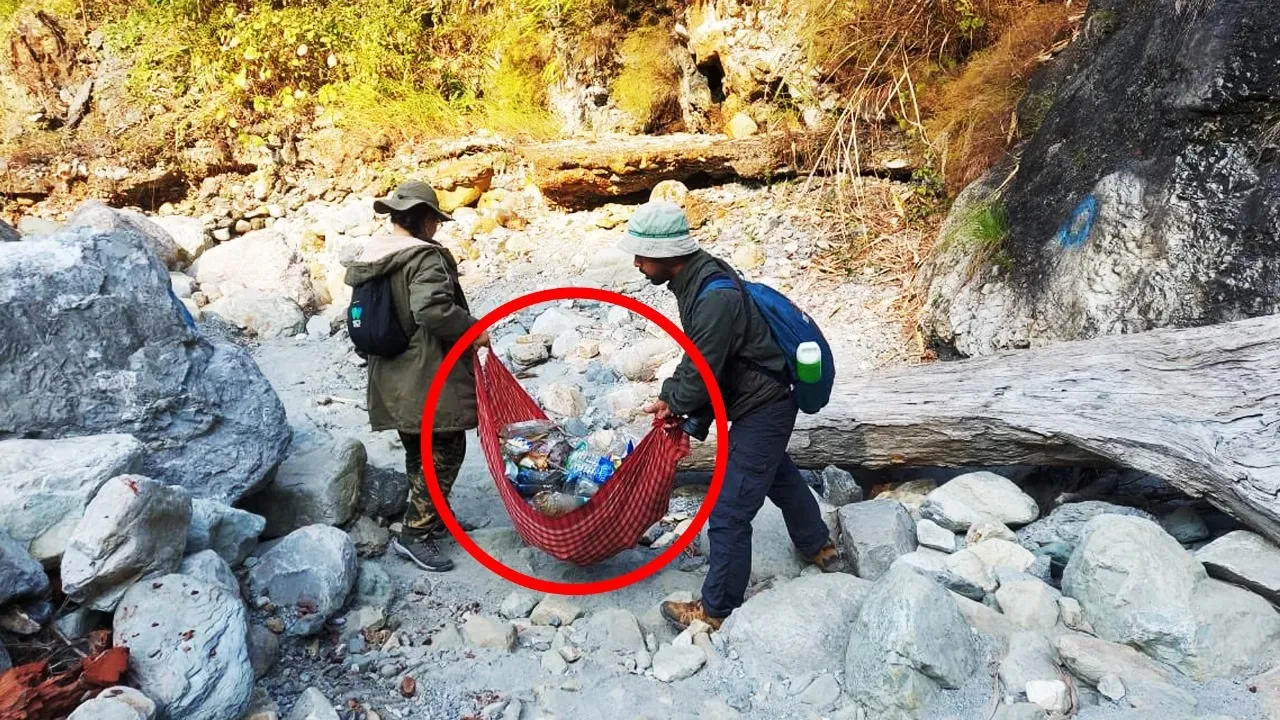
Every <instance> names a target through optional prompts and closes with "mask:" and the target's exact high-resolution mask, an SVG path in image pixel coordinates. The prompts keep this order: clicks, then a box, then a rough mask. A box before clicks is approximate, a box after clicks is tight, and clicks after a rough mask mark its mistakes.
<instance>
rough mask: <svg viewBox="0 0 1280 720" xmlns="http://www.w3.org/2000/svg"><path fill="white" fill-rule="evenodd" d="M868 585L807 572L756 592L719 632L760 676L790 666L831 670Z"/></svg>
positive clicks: (838, 663)
mask: <svg viewBox="0 0 1280 720" xmlns="http://www.w3.org/2000/svg"><path fill="white" fill-rule="evenodd" d="M870 588H871V583H870V582H868V581H866V580H862V579H859V578H856V577H854V576H852V575H848V574H846V573H827V574H821V575H806V576H804V577H799V578H796V579H795V580H791V581H790V582H787V583H784V584H782V585H779V586H777V587H775V588H773V589H770V590H766V591H764V592H761V593H758V594H757V595H755V596H753V597H752V598H751V599H749V600H747V602H746V603H744V604H743V605H742V606H741V607H739V608H738V609H737V610H734V611H733V614H731V615H730V616H729V618H728V620H726V621H725V623H724V626H723V628H722V632H723V633H724V635H725V637H726V638H727V639H728V641H729V644H730V645H732V646H733V648H734V649H735V650H737V652H738V654H739V655H740V656H741V657H742V659H743V662H744V663H745V664H747V665H748V667H750V668H751V669H752V670H753V671H755V672H757V673H758V674H760V675H763V676H770V675H772V673H773V672H780V671H782V672H789V671H790V669H793V668H804V669H805V670H806V671H811V672H815V673H817V672H822V671H824V670H836V669H838V668H839V667H840V666H841V663H842V662H843V659H844V650H845V644H846V642H847V641H846V637H845V636H846V634H847V632H848V630H847V628H848V627H849V624H850V623H851V622H853V618H854V617H855V616H856V615H857V612H858V607H859V604H860V602H861V601H862V598H863V597H864V596H865V595H866V593H867V591H868V590H869V589H870Z"/></svg>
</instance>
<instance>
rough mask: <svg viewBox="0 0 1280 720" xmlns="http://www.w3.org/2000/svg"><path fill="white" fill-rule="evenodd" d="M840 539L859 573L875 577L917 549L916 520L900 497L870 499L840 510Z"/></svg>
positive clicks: (845, 552) (845, 554)
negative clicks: (900, 557) (898, 559)
mask: <svg viewBox="0 0 1280 720" xmlns="http://www.w3.org/2000/svg"><path fill="white" fill-rule="evenodd" d="M839 517H840V543H841V545H842V546H843V550H844V556H845V558H846V560H847V561H850V562H852V563H853V572H854V574H856V575H857V576H858V577H862V578H866V579H868V580H875V579H876V578H878V577H880V576H881V575H883V574H885V573H886V572H888V570H889V566H890V565H892V564H893V561H894V560H896V559H897V558H898V556H900V555H905V554H907V553H909V552H911V551H913V550H915V549H916V524H915V522H913V521H912V520H911V514H910V513H908V512H907V509H906V508H905V507H903V506H902V503H899V502H898V501H896V500H869V501H867V502H860V503H854V504H852V505H845V506H844V507H842V508H840V510H839Z"/></svg>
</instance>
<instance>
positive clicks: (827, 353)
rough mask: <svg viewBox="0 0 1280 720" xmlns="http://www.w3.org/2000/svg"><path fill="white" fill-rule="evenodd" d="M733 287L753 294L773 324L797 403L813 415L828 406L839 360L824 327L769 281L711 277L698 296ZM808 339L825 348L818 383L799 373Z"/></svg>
mask: <svg viewBox="0 0 1280 720" xmlns="http://www.w3.org/2000/svg"><path fill="white" fill-rule="evenodd" d="M732 288H737V289H738V290H739V291H741V292H742V293H743V294H744V295H745V296H746V297H749V298H750V299H751V301H752V302H754V303H755V305H756V307H757V308H759V310H760V314H761V315H763V316H764V319H765V322H766V323H767V324H768V325H769V331H770V333H771V334H772V335H773V341H774V342H775V343H777V345H778V349H779V350H781V351H782V355H783V357H785V358H786V359H787V377H786V381H787V383H788V384H789V385H790V386H791V395H792V396H793V397H794V398H795V400H796V405H798V406H799V407H800V410H802V411H803V412H805V413H808V414H810V415H812V414H814V413H816V412H818V411H819V410H821V409H822V408H824V407H826V406H827V403H828V402H830V401H831V387H832V386H833V385H834V384H835V380H836V362H835V357H834V356H833V355H832V353H831V345H830V344H829V343H828V342H827V339H826V338H825V337H823V335H822V330H820V329H818V324H817V323H815V322H814V321H813V318H811V317H809V315H808V314H807V313H805V312H804V311H803V310H801V309H800V308H798V307H796V305H795V303H793V302H791V300H789V299H788V298H787V296H786V295H783V294H782V293H780V292H778V291H777V290H774V289H773V288H771V287H769V286H768V285H764V284H761V283H753V282H742V281H741V280H738V279H736V278H734V277H728V276H725V275H713V276H711V277H710V278H708V279H707V280H706V281H705V282H704V283H703V285H702V287H701V288H699V290H698V299H699V300H701V299H702V296H703V295H706V294H707V293H708V292H710V291H712V290H729V289H732ZM805 342H815V343H817V344H818V346H819V347H820V348H822V378H821V379H820V380H819V381H818V382H816V383H802V382H800V381H799V380H798V379H797V377H796V348H797V347H799V346H800V344H801V343H805ZM769 374H770V375H776V373H769Z"/></svg>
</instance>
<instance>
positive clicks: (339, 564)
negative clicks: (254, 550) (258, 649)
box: [249, 525, 356, 635]
mask: <svg viewBox="0 0 1280 720" xmlns="http://www.w3.org/2000/svg"><path fill="white" fill-rule="evenodd" d="M355 581H356V549H355V546H354V545H353V544H352V543H351V538H349V537H347V534H346V533H344V532H342V531H341V530H339V529H338V528H335V527H330V526H328V525H310V526H308V527H305V528H301V529H299V530H295V531H293V532H292V533H289V535H287V536H286V537H285V538H284V539H283V540H281V541H280V542H279V543H277V544H276V545H275V546H274V547H272V548H271V549H270V550H268V551H267V552H266V553H265V554H263V556H262V559H261V562H259V563H258V564H257V565H255V566H254V567H253V569H252V570H250V571H249V586H250V588H251V589H252V591H253V594H254V596H260V595H265V596H267V597H269V598H270V599H271V602H272V603H274V604H275V605H276V606H277V607H278V608H280V609H281V610H282V611H283V613H282V615H283V616H282V619H283V620H284V624H285V632H286V633H288V634H289V635H312V634H315V633H317V632H319V631H320V629H321V627H323V625H324V622H325V621H326V620H328V619H329V617H331V616H332V615H333V614H334V613H336V612H338V610H340V609H341V608H342V606H343V605H344V604H346V601H347V597H348V596H349V595H350V594H351V589H352V587H353V586H354V585H355Z"/></svg>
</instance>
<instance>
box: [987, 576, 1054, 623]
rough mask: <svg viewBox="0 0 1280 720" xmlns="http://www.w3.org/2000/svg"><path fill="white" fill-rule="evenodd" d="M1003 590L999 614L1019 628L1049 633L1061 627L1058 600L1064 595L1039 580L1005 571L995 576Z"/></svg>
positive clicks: (998, 599) (998, 591)
mask: <svg viewBox="0 0 1280 720" xmlns="http://www.w3.org/2000/svg"><path fill="white" fill-rule="evenodd" d="M996 575H997V578H998V579H999V581H1000V587H999V588H997V589H996V592H995V599H996V603H998V604H999V606H1000V612H1001V613H1003V614H1004V615H1005V616H1006V617H1008V618H1009V620H1011V621H1012V622H1013V624H1015V625H1017V626H1018V627H1021V628H1025V629H1027V630H1034V631H1037V632H1042V633H1048V632H1050V631H1052V630H1053V628H1054V626H1055V625H1057V624H1058V599H1059V598H1061V597H1062V593H1060V592H1058V591H1057V590H1055V589H1054V588H1052V587H1050V586H1048V585H1046V584H1044V583H1043V582H1041V581H1040V580H1039V579H1038V578H1034V577H1032V576H1030V575H1026V574H1023V573H1014V572H1008V571H1003V572H999V573H997V574H996Z"/></svg>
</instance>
